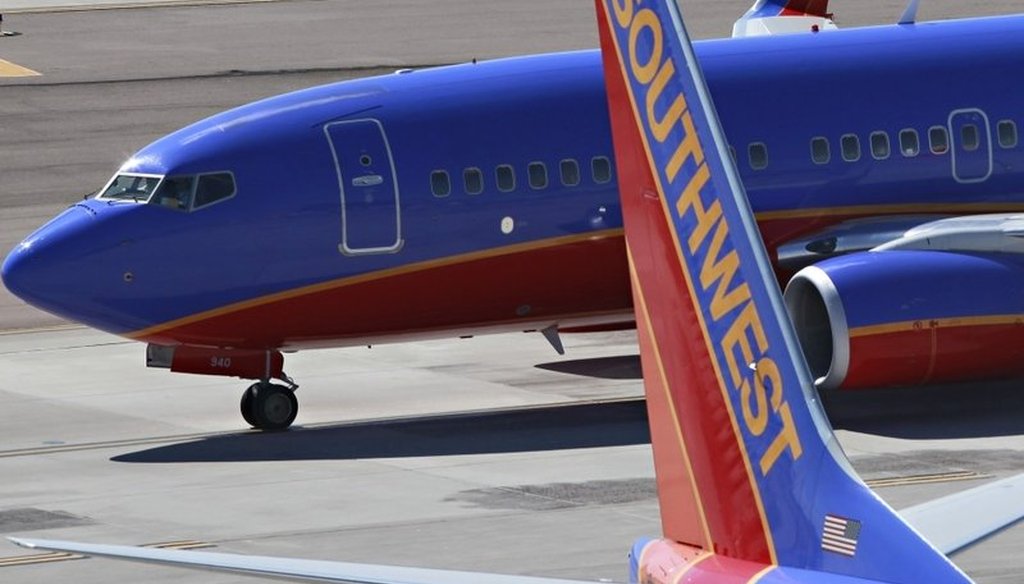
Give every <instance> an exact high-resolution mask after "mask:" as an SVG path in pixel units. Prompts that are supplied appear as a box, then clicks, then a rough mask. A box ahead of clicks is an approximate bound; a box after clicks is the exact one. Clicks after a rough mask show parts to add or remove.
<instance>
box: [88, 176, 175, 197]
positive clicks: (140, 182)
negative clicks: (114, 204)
mask: <svg viewBox="0 0 1024 584" xmlns="http://www.w3.org/2000/svg"><path fill="white" fill-rule="evenodd" d="M160 178H161V177H159V176H153V175H145V176H143V175H137V174H119V175H117V176H116V177H114V180H113V181H111V182H110V186H108V187H107V189H106V190H105V191H103V194H102V195H100V198H101V199H110V200H115V201H135V202H136V203H145V202H146V201H148V200H149V197H150V195H152V194H153V191H154V190H156V185H157V184H159V183H160Z"/></svg>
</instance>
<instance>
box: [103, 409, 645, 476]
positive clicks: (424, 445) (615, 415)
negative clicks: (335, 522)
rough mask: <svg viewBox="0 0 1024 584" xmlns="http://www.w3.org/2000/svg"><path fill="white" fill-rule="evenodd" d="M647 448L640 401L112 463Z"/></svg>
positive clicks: (385, 426)
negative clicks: (642, 446)
mask: <svg viewBox="0 0 1024 584" xmlns="http://www.w3.org/2000/svg"><path fill="white" fill-rule="evenodd" d="M648 443H650V433H649V430H648V427H647V409H646V404H645V402H644V401H643V400H641V399H637V400H629V401H621V402H610V403H609V402H606V403H598V404H593V403H591V404H580V405H571V406H558V407H545V408H531V409H527V410H520V411H514V412H498V413H483V414H468V415H453V416H443V417H430V418H422V419H402V420H395V421H374V422H356V423H348V424H338V425H335V426H328V427H317V428H301V427H298V428H294V429H293V430H291V431H288V432H276V433H257V432H242V433H238V434H229V435H219V436H211V437H209V438H204V439H201V440H197V441H193V442H185V443H181V444H171V445H168V446H160V447H157V448H150V449H147V450H142V451H139V452H133V453H128V454H123V455H120V456H116V457H113V458H112V459H111V460H113V461H116V462H136V463H139V462H141V463H167V462H256V461H273V460H349V459H361V458H398V457H409V456H446V455H457V454H496V453H505V452H531V451H544V450H563V449H570V448H598V447H606V446H627V445H633V444H648Z"/></svg>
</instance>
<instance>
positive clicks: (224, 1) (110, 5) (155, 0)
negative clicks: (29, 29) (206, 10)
mask: <svg viewBox="0 0 1024 584" xmlns="http://www.w3.org/2000/svg"><path fill="white" fill-rule="evenodd" d="M284 1H285V0H141V1H140V0H134V1H133V0H124V1H120V2H118V1H113V2H107V3H100V4H90V3H88V2H83V1H81V0H69V1H68V2H66V3H64V4H59V3H52V4H51V5H43V6H39V7H33V8H13V9H7V10H5V11H4V12H5V13H9V14H35V13H40V12H43V13H49V12H92V11H96V10H128V9H134V8H186V7H194V6H211V5H212V6H218V5H231V4H264V3H269V2H284Z"/></svg>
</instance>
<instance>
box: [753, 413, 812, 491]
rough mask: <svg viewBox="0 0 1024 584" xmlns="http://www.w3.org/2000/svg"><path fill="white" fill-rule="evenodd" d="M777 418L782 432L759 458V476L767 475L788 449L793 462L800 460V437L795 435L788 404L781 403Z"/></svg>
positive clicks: (801, 450) (801, 452)
mask: <svg viewBox="0 0 1024 584" xmlns="http://www.w3.org/2000/svg"><path fill="white" fill-rule="evenodd" d="M778 413H779V418H780V419H781V420H782V430H780V431H779V435H778V436H776V437H775V440H772V443H771V445H770V446H769V447H768V450H767V451H765V453H764V455H763V456H762V457H761V474H762V475H767V474H768V472H769V471H771V470H772V467H773V466H775V463H776V462H778V460H779V457H780V456H782V453H783V452H785V451H786V449H789V451H790V453H791V454H792V456H793V460H796V459H798V458H800V455H801V454H803V447H802V446H800V436H798V435H797V433H796V426H795V425H794V424H793V414H791V413H790V411H789V404H787V403H785V402H783V404H782V407H780V408H779V410H778Z"/></svg>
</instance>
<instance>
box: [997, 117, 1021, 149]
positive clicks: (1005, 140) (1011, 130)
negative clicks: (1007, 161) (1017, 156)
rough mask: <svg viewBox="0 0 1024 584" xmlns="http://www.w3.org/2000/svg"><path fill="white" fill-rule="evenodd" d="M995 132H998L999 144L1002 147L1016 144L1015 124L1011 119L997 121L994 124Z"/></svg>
mask: <svg viewBox="0 0 1024 584" xmlns="http://www.w3.org/2000/svg"><path fill="white" fill-rule="evenodd" d="M996 133H997V134H999V145H1000V146H1002V147H1003V148H1015V147H1016V146H1017V124H1016V123H1014V121H1013V120H1003V121H1001V122H999V124H998V125H997V126H996Z"/></svg>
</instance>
